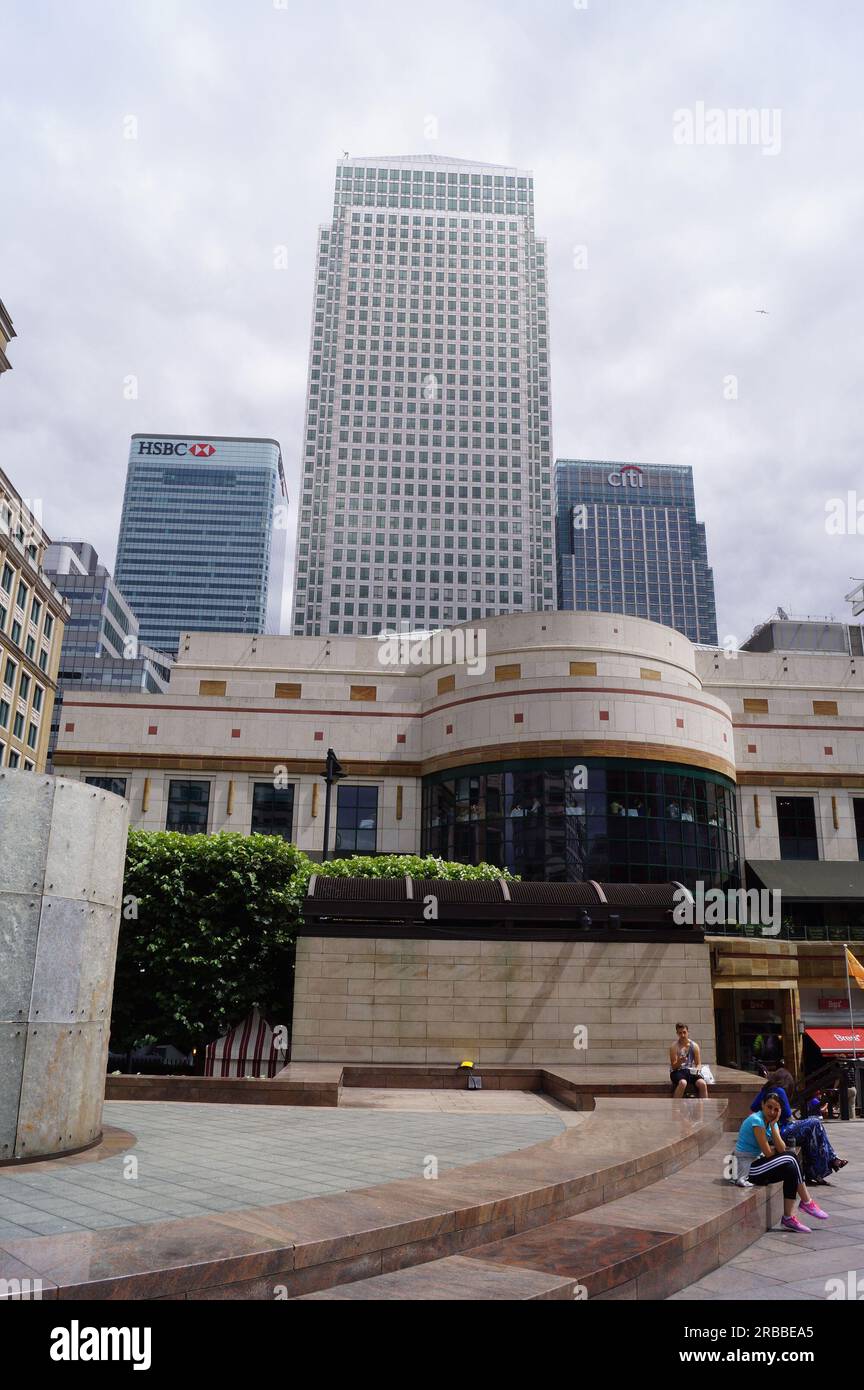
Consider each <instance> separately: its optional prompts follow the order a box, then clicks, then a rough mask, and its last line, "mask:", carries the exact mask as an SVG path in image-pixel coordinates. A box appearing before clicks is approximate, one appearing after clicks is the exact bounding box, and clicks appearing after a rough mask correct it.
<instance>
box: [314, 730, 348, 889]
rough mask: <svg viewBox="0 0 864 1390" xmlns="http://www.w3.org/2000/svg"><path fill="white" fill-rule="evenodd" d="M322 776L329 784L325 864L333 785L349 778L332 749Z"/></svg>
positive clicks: (328, 844)
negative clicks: (344, 778)
mask: <svg viewBox="0 0 864 1390" xmlns="http://www.w3.org/2000/svg"><path fill="white" fill-rule="evenodd" d="M321 776H322V777H323V778H324V781H325V782H326V784H327V791H326V793H325V796H324V851H323V853H322V855H321V863H322V864H323V863H324V862H325V860H326V858H327V854H328V851H329V848H330V797H331V795H332V792H333V783H334V782H339V781H341V779H342V778H343V777H347V776H348V773H347V772H346V771H345V769H344V768H343V766H342V764H341V763H340V761H339V759H338V758H337V757H336V754H335V753H334V752H333V749H332V748H328V749H327V761H326V763H325V764H324V771H323V772H322V773H321Z"/></svg>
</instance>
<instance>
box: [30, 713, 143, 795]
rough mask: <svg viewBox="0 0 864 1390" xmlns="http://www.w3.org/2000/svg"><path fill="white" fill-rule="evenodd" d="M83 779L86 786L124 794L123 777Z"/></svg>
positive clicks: (124, 783)
mask: <svg viewBox="0 0 864 1390" xmlns="http://www.w3.org/2000/svg"><path fill="white" fill-rule="evenodd" d="M34 704H35V700H34ZM84 781H85V782H86V783H87V785H88V787H101V789H102V791H103V792H113V793H114V795H115V796H125V795H126V778H125V777H85V778H84Z"/></svg>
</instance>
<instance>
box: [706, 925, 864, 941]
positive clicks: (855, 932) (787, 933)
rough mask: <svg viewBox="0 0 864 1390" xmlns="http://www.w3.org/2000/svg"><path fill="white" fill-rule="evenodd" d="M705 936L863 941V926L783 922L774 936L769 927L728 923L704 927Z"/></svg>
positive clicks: (772, 939)
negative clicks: (824, 925) (818, 925)
mask: <svg viewBox="0 0 864 1390" xmlns="http://www.w3.org/2000/svg"><path fill="white" fill-rule="evenodd" d="M705 935H706V936H748V937H756V938H762V939H765V940H769V941H864V926H860V927H850V926H843V927H838V926H830V927H811V926H796V925H794V924H792V923H785V922H784V924H783V926H782V927H781V928H780V930H779V932H778V933H777V934H776V936H775V935H774V934H773V932H772V930H771V929H770V928H768V929H766V928H765V927H762V926H756V925H750V924H748V925H746V926H741V925H738V924H737V923H734V922H733V923H730V924H729V925H727V926H724V927H706V928H705Z"/></svg>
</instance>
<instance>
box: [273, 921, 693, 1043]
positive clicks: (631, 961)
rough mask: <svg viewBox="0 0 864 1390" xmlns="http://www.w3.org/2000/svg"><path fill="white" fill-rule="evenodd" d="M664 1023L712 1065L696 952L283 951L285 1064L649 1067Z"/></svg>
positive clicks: (507, 946)
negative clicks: (581, 1042) (290, 984)
mask: <svg viewBox="0 0 864 1390" xmlns="http://www.w3.org/2000/svg"><path fill="white" fill-rule="evenodd" d="M678 1019H683V1021H684V1022H686V1023H688V1024H689V1026H690V1031H691V1036H693V1037H694V1038H695V1039H696V1041H697V1042H698V1043H699V1044H700V1045H701V1047H702V1057H703V1060H705V1061H706V1062H712V1063H713V1062H714V1061H715V1052H714V1015H713V1007H712V993H711V973H710V963H709V954H708V947H707V946H706V945H704V944H697V943H690V944H683V943H682V944H678V943H675V944H653V943H648V942H646V943H644V944H641V943H639V944H637V943H633V942H584V941H577V942H566V941H565V942H521V941H512V942H499V941H439V940H434V941H430V940H413V941H408V940H388V939H384V938H373V937H370V938H368V939H362V938H361V939H355V938H339V937H333V938H329V937H301V938H300V940H299V941H298V942H297V972H296V981H295V994H294V1028H293V1041H292V1059H293V1060H294V1061H344V1062H348V1061H358V1062H452V1063H454V1064H457V1063H458V1062H460V1061H462V1060H463V1059H465V1058H470V1059H471V1060H472V1061H474V1062H478V1063H481V1064H482V1063H484V1062H485V1063H488V1064H492V1063H500V1062H549V1063H552V1062H558V1063H570V1064H576V1065H578V1064H579V1063H599V1062H624V1063H626V1062H634V1063H641V1062H655V1063H656V1062H658V1061H664V1060H665V1058H666V1055H667V1048H668V1047H669V1045H670V1043H672V1042H674V1040H675V1023H676V1022H677V1021H678ZM580 1025H581V1026H583V1027H585V1028H587V1030H588V1038H587V1041H588V1046H587V1049H583V1050H577V1049H576V1048H574V1045H573V1041H574V1029H575V1028H577V1027H579V1026H580Z"/></svg>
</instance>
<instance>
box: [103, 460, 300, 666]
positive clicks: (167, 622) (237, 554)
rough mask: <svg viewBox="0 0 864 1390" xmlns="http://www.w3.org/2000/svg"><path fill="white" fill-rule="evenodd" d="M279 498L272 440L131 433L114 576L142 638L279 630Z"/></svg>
mask: <svg viewBox="0 0 864 1390" xmlns="http://www.w3.org/2000/svg"><path fill="white" fill-rule="evenodd" d="M284 498H285V477H284V473H283V469H282V453H281V450H280V448H279V445H278V444H277V443H276V441H275V439H228V438H224V437H220V436H217V435H211V436H207V435H203V436H198V435H176V434H172V435H162V434H135V435H133V436H132V444H131V447H130V450H129V469H128V472H127V475H126V492H125V495H124V498H123V515H122V518H121V521H120V537H119V540H118V543H117V563H116V565H115V567H114V577H115V579H116V582H117V585H118V587H119V588H120V589H121V590H122V592H123V594H124V596H125V598H126V600H127V602H128V603H129V605H130V607H131V608H132V610H133V611H134V613H135V614H136V616H137V618H138V620H139V622H140V625H141V626H140V632H139V637H140V640H141V641H142V642H145V643H147V644H148V645H149V646H152V647H155V648H157V650H159V651H161V652H167V653H169V654H171V655H176V653H177V650H178V644H179V640H180V633H181V632H184V631H186V632H249V633H254V632H265V631H269V632H279V630H280V619H281V609H282V586H283V570H284V560H283V557H284V542H285V534H286V531H285V506H284V502H283V499H284Z"/></svg>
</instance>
